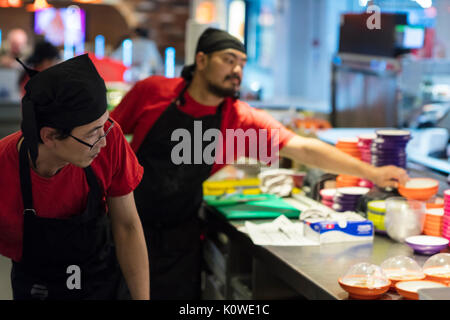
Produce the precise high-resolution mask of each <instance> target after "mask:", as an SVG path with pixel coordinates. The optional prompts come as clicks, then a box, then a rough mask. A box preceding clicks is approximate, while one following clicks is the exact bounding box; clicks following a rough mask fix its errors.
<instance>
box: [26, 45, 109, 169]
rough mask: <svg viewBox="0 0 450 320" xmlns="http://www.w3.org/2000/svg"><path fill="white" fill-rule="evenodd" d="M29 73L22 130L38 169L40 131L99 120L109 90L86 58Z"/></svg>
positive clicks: (104, 107)
mask: <svg viewBox="0 0 450 320" xmlns="http://www.w3.org/2000/svg"><path fill="white" fill-rule="evenodd" d="M26 71H27V72H28V73H29V75H30V77H31V79H30V80H29V81H28V83H27V84H26V85H25V90H26V94H25V96H24V97H23V99H22V124H21V128H22V133H23V136H24V138H25V140H27V142H28V143H27V145H28V146H29V151H30V155H31V159H32V161H33V163H34V165H36V163H35V161H36V159H37V156H38V142H39V132H38V128H41V127H44V126H46V127H51V128H58V129H71V128H74V127H77V126H82V125H85V124H88V123H90V122H92V121H95V120H97V119H98V118H100V117H101V116H102V115H103V114H104V113H105V112H106V110H107V100H106V86H105V82H104V80H103V79H102V78H101V77H100V75H99V73H98V72H97V69H96V68H95V66H94V64H93V63H92V61H91V59H89V56H88V55H87V54H84V55H81V56H78V57H75V58H72V59H69V60H67V61H64V62H62V63H59V64H57V65H55V66H52V67H50V68H48V69H46V70H44V71H41V72H36V71H35V70H31V69H26ZM30 71H32V72H33V73H31V74H30Z"/></svg>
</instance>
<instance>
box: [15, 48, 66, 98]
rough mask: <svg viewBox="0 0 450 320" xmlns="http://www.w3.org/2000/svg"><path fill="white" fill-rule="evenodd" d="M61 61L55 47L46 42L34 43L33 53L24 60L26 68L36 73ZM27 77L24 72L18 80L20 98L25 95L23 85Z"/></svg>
mask: <svg viewBox="0 0 450 320" xmlns="http://www.w3.org/2000/svg"><path fill="white" fill-rule="evenodd" d="M60 61H61V56H60V54H59V50H58V48H57V47H55V46H54V45H52V44H51V43H50V42H48V41H46V40H38V42H36V44H35V46H34V49H33V53H32V54H31V56H30V57H28V58H27V59H26V64H27V66H29V67H31V68H32V69H35V70H37V71H42V70H45V69H47V68H50V67H51V66H54V65H55V64H57V63H58V62H60ZM28 80H29V77H28V75H27V73H26V72H22V75H21V77H20V79H19V88H20V90H21V93H22V96H23V95H24V94H25V89H24V87H25V85H26V83H27V82H28Z"/></svg>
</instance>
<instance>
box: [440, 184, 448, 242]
mask: <svg viewBox="0 0 450 320" xmlns="http://www.w3.org/2000/svg"><path fill="white" fill-rule="evenodd" d="M442 236H443V237H444V238H446V239H448V240H450V189H449V190H446V191H445V192H444V215H443V217H442Z"/></svg>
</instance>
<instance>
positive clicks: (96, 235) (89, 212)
mask: <svg viewBox="0 0 450 320" xmlns="http://www.w3.org/2000/svg"><path fill="white" fill-rule="evenodd" d="M26 70H27V72H28V73H29V75H30V80H29V81H28V83H27V84H26V86H25V89H26V94H25V96H24V98H23V100H22V114H23V118H22V130H21V131H19V132H16V133H13V134H11V135H9V136H8V137H6V138H4V139H2V140H0V168H1V169H0V170H1V179H2V183H1V184H0V194H1V195H2V196H1V197H0V254H2V255H4V256H6V257H9V258H11V259H12V262H13V267H12V271H11V284H12V289H13V297H14V299H19V300H23V299H26V300H29V299H39V300H44V299H52V300H54V299H57V300H79V299H83V300H84V299H89V300H93V299H95V300H97V299H101V300H110V299H127V298H129V295H130V294H131V297H132V298H133V299H148V298H149V271H148V256H147V250H146V245H145V239H144V234H143V230H142V225H141V223H140V220H139V216H138V214H137V211H136V207H135V203H134V197H133V190H134V189H135V188H136V186H137V185H138V184H139V183H140V181H141V178H142V175H143V168H142V167H141V166H140V165H139V163H138V162H137V159H136V157H135V155H134V153H133V152H132V150H131V148H130V147H129V145H128V143H127V142H126V140H125V138H124V136H123V133H122V131H121V128H120V126H119V125H118V124H116V123H115V122H114V121H113V120H111V119H110V118H109V114H108V111H107V104H106V87H105V84H104V81H103V79H102V78H101V77H100V76H99V74H98V73H97V70H96V69H95V67H94V65H93V64H92V61H91V60H90V59H89V58H88V56H87V55H82V56H79V57H76V58H73V59H70V60H67V61H65V62H63V63H60V64H58V65H55V66H53V67H50V68H48V69H46V70H44V71H42V72H37V71H35V70H31V69H28V68H26ZM125 282H126V283H125Z"/></svg>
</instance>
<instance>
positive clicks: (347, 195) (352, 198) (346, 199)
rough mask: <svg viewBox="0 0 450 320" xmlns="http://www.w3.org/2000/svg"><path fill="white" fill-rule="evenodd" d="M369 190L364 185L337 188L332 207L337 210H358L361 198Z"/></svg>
mask: <svg viewBox="0 0 450 320" xmlns="http://www.w3.org/2000/svg"><path fill="white" fill-rule="evenodd" d="M369 191H370V189H369V188H362V187H347V188H337V189H336V194H335V196H334V199H333V201H334V204H333V207H332V208H333V210H335V211H337V212H345V211H356V208H357V206H358V201H359V199H360V198H361V197H362V196H363V195H365V194H366V193H367V192H369Z"/></svg>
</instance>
